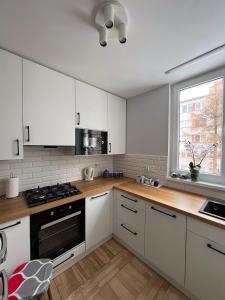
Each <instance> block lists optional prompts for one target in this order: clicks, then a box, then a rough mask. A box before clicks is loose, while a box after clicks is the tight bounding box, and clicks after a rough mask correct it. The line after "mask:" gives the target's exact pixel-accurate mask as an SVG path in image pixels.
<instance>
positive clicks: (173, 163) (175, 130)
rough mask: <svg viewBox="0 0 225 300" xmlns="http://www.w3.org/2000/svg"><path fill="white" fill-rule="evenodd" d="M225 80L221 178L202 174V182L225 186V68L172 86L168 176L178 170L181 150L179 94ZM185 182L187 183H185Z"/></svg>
mask: <svg viewBox="0 0 225 300" xmlns="http://www.w3.org/2000/svg"><path fill="white" fill-rule="evenodd" d="M219 78H223V79H224V86H223V128H222V158H221V176H217V175H211V174H203V173H200V180H201V181H202V182H206V183H210V184H219V185H225V68H221V69H218V70H216V71H213V72H209V73H207V74H204V75H201V76H198V77H195V78H191V79H189V80H185V81H182V82H179V83H176V84H174V85H172V86H171V90H170V91H171V92H170V106H169V109H170V110H169V144H168V169H167V173H168V174H167V176H168V177H170V175H171V173H172V172H180V171H181V170H178V149H179V138H178V134H179V123H180V121H179V118H180V106H179V92H180V91H181V90H183V89H186V88H191V87H194V86H196V85H199V84H201V83H206V82H208V81H211V80H215V79H219ZM184 182H185V181H184Z"/></svg>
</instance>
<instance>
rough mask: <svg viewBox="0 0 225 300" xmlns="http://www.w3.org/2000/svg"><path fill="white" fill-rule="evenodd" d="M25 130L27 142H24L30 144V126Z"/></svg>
mask: <svg viewBox="0 0 225 300" xmlns="http://www.w3.org/2000/svg"><path fill="white" fill-rule="evenodd" d="M26 129H27V140H26V142H30V126H26Z"/></svg>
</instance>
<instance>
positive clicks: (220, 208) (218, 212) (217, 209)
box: [199, 200, 225, 220]
mask: <svg viewBox="0 0 225 300" xmlns="http://www.w3.org/2000/svg"><path fill="white" fill-rule="evenodd" d="M199 212H200V213H202V214H205V215H209V216H211V217H214V218H217V219H221V220H225V202H224V203H223V202H219V201H215V200H206V201H205V203H204V204H203V205H202V207H201V209H200V210H199Z"/></svg>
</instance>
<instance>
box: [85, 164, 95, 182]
mask: <svg viewBox="0 0 225 300" xmlns="http://www.w3.org/2000/svg"><path fill="white" fill-rule="evenodd" d="M84 179H85V180H86V181H91V180H93V179H94V168H92V167H87V168H85V169H84Z"/></svg>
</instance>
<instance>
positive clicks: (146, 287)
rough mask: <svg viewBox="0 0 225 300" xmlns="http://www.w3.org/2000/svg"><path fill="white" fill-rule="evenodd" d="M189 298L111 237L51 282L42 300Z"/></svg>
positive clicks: (178, 299)
mask: <svg viewBox="0 0 225 300" xmlns="http://www.w3.org/2000/svg"><path fill="white" fill-rule="evenodd" d="M73 299H79V300H84V299H85V300H90V299H92V300H118V299H122V300H134V299H137V300H144V299H146V300H147V299H148V300H150V299H154V300H187V299H188V298H187V297H185V296H184V295H183V294H182V293H180V292H179V291H178V290H177V289H176V288H174V287H173V286H172V285H170V284H169V283H168V282H167V281H166V280H165V279H163V278H162V277H161V276H159V275H158V274H157V273H155V272H154V271H153V270H151V269H150V268H149V267H147V266H146V265H145V264H144V263H142V262H141V261H140V260H139V259H137V258H136V257H135V256H134V255H133V254H132V253H130V252H129V251H128V250H127V249H125V248H124V247H123V246H121V245H120V244H118V243H117V242H116V241H115V240H110V241H108V242H107V243H105V244H104V245H102V246H101V247H99V248H98V249H96V250H95V251H94V252H92V253H91V254H89V255H88V256H86V257H85V258H83V259H82V260H81V261H79V262H78V263H76V264H75V265H74V266H72V267H71V268H70V269H68V270H66V271H65V272H64V273H62V274H60V275H58V276H57V277H56V278H54V279H53V280H52V282H51V286H50V289H49V293H48V295H46V296H44V297H42V299H41V300H73Z"/></svg>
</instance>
